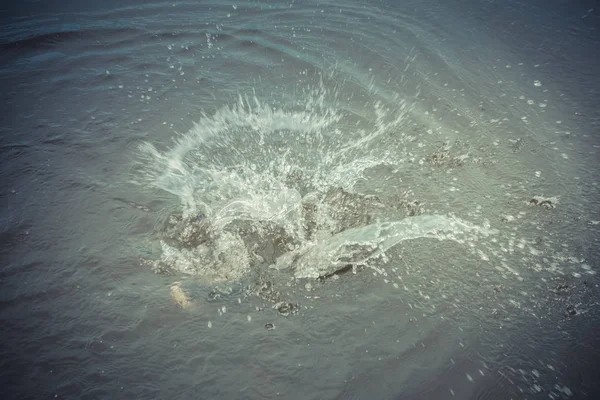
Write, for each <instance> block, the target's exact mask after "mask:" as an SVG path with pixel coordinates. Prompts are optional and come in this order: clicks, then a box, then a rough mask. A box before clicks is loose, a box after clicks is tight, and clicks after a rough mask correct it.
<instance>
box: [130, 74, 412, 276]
mask: <svg viewBox="0 0 600 400" xmlns="http://www.w3.org/2000/svg"><path fill="white" fill-rule="evenodd" d="M328 102H329V103H330V105H327V104H328ZM342 109H343V108H342V107H341V106H340V105H339V104H338V101H337V99H336V96H335V95H333V96H329V95H328V93H327V91H326V90H325V89H324V87H323V85H321V86H320V87H319V89H318V90H315V91H313V92H312V93H311V95H309V96H308V97H307V101H306V102H305V104H303V105H302V106H297V105H296V106H292V107H289V108H285V107H282V108H274V107H272V106H270V105H268V104H264V103H261V102H260V101H259V100H258V98H257V97H256V96H254V97H252V98H246V97H242V96H240V97H239V99H238V102H237V103H236V104H235V105H233V106H229V107H224V108H222V109H220V110H218V111H217V112H216V113H215V114H214V115H212V116H207V115H202V118H201V120H200V122H198V123H197V124H195V125H194V127H193V128H192V129H191V130H190V131H189V132H187V133H186V134H184V135H181V136H180V137H179V138H177V140H176V141H175V143H174V145H173V146H172V147H171V148H169V149H168V150H166V151H164V152H161V151H159V150H157V149H156V147H155V146H154V145H152V144H150V143H143V144H142V145H141V146H140V155H141V161H140V166H141V169H142V171H143V173H144V175H145V178H146V180H147V182H149V183H150V184H151V185H153V186H155V187H158V188H160V189H162V190H165V191H167V192H170V193H172V194H174V195H176V196H177V197H178V198H179V199H180V201H181V204H182V207H183V209H182V216H181V217H180V218H179V219H178V218H175V217H173V218H172V219H171V221H170V222H169V226H168V227H167V229H166V231H167V234H166V236H165V237H164V238H163V240H162V242H161V246H162V250H163V255H162V262H163V263H165V264H167V265H168V266H169V267H171V268H173V269H175V270H178V271H180V272H184V273H190V274H200V275H205V276H211V277H212V279H237V278H240V277H241V276H243V275H244V273H246V272H247V271H248V270H249V269H250V268H251V266H252V265H253V264H255V263H261V264H264V263H273V262H275V259H276V258H277V257H279V256H280V255H282V254H284V253H286V252H290V251H298V250H299V249H303V248H309V247H310V246H312V244H313V243H315V241H320V240H323V239H325V238H327V237H331V236H332V235H334V234H337V233H339V232H341V231H343V230H345V229H348V228H352V227H356V226H360V225H364V224H367V223H370V222H372V221H371V220H372V219H373V218H384V219H390V218H401V217H403V216H405V215H406V213H405V212H404V213H403V212H398V207H397V206H398V205H395V206H396V207H389V206H387V205H386V204H384V202H382V201H380V200H378V199H375V198H373V197H369V196H365V195H361V194H359V193H355V192H354V186H355V184H356V183H357V182H358V181H359V180H360V179H363V178H364V174H365V171H367V170H369V169H371V168H374V167H377V166H382V165H394V164H397V163H398V156H397V154H394V153H393V152H392V151H391V150H392V149H390V148H389V146H388V147H387V149H386V150H384V151H382V150H381V149H382V148H386V143H389V142H390V139H389V137H390V132H397V131H399V130H401V127H402V125H403V123H405V122H406V117H407V114H408V112H409V109H410V107H408V106H407V103H406V102H404V101H399V103H398V106H397V108H396V109H395V110H389V109H384V108H383V107H382V106H381V104H378V103H375V104H373V105H372V115H373V118H372V120H371V121H366V120H365V119H364V118H362V119H361V118H358V117H357V116H356V115H354V114H352V113H350V112H341V111H339V110H342ZM386 208H387V209H389V210H387V212H382V210H384V209H386ZM404 211H406V210H404Z"/></svg>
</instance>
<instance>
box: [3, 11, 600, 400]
mask: <svg viewBox="0 0 600 400" xmlns="http://www.w3.org/2000/svg"><path fill="white" fill-rule="evenodd" d="M3 7H4V9H3V10H2V13H1V14H0V19H1V21H2V31H1V36H0V48H1V55H0V60H1V67H0V68H1V69H0V89H1V90H0V93H1V94H0V96H1V98H2V124H1V129H2V135H1V140H0V151H1V157H2V164H1V170H2V190H1V192H0V196H1V198H2V204H3V208H2V214H1V229H2V231H1V238H2V240H1V242H0V246H1V247H0V254H1V257H2V258H1V260H2V264H1V265H0V283H1V291H0V318H1V321H2V328H1V329H2V340H1V341H0V355H1V357H0V360H1V361H0V362H1V366H2V375H1V376H2V377H1V381H0V384H1V387H2V393H3V397H4V398H15V399H28V398H31V399H34V398H35V399H37V398H78V399H79V398H89V399H97V398H148V399H162V398H167V399H190V398H196V399H205V398H206V399H209V398H227V399H229V398H232V399H237V398H252V399H255V398H256V399H260V398H286V399H288V398H289V399H365V398H377V399H405V398H406V399H446V398H452V397H455V398H461V399H470V398H474V399H509V398H512V399H537V398H540V399H541V398H544V399H546V398H551V399H562V398H573V399H578V398H590V399H593V398H596V395H597V394H598V382H600V380H599V379H600V368H599V367H598V356H599V355H600V351H599V350H600V341H599V339H598V338H599V337H600V336H598V334H597V333H596V332H597V331H598V323H597V318H598V315H599V314H598V299H599V295H600V293H599V289H598V278H597V274H596V272H597V270H598V262H599V260H600V252H599V251H598V248H599V240H600V208H599V207H600V202H599V200H600V197H599V186H598V174H597V171H598V162H599V150H600V140H599V138H598V129H599V127H600V108H599V107H598V106H599V105H600V73H599V72H598V71H600V32H599V28H600V14H599V12H600V9H599V8H597V4H596V2H594V1H558V0H553V1H527V2H525V1H508V2H500V1H459V2H446V1H437V2H435V1H427V2H417V1H412V2H410V1H407V2H365V1H339V2H336V1H328V2H321V3H319V2H312V1H299V2H278V1H270V2H240V3H222V2H170V3H146V2H139V4H136V3H134V2H129V5H126V4H125V3H123V2H104V3H102V5H99V4H85V3H80V2H32V3H19V4H13V5H9V6H6V5H5V6H3ZM240 96H242V97H243V98H249V99H250V101H249V102H250V103H252V101H253V100H252V99H256V101H257V102H259V103H260V104H261V105H262V106H261V107H263V108H260V107H258V106H257V107H255V108H253V109H250V110H249V109H247V108H246V109H244V110H241V111H240V110H238V111H236V112H233V113H231V114H227V113H224V112H223V111H222V110H223V107H232V109H234V110H236V108H235V107H236V106H235V105H236V104H238V103H239V101H240V100H239V98H240ZM266 105H268V106H266ZM403 106H404V107H405V108H402V107H403ZM270 108H272V109H273V110H274V111H273V113H269V112H268V110H269V109H270ZM260 110H262V111H260ZM278 112H280V114H278ZM294 113H297V114H294ZM223 115H228V116H229V117H231V119H235V121H233V122H232V121H231V120H226V119H219V118H220V117H219V116H223ZM290 115H292V116H295V115H301V116H303V117H304V118H305V119H302V120H300V121H301V123H297V121H296V122H294V123H295V124H296V125H298V126H296V125H294V128H293V129H292V128H290V127H289V126H288V125H289V124H290V123H289V122H285V121H287V119H286V118H288V117H289V116H290ZM306 115H309V116H310V115H313V116H314V118H309V117H306ZM331 115H337V116H339V119H335V118H334V119H333V122H331V121H330V120H329V119H328V118H329V117H330V116H331ZM398 115H401V116H402V118H397V117H398ZM396 118H397V119H396ZM237 119H239V120H243V121H246V122H244V123H243V124H242V123H239V121H238V120H237ZM288 119H292V120H293V118H291V117H289V118H288ZM223 121H225V122H226V123H224V124H225V125H223V126H224V128H223V129H222V131H221V130H219V131H218V132H219V134H220V135H222V137H219V136H218V135H217V138H216V139H214V140H215V142H214V143H215V144H211V146H212V147H210V146H208V145H207V147H206V148H210V149H211V151H214V153H211V155H212V156H214V158H210V157H208V155H207V154H204V153H202V152H201V151H200V150H197V149H196V153H193V152H192V153H193V154H196V155H197V156H198V157H200V159H210V160H213V161H211V164H209V165H200V164H201V163H199V164H198V168H200V167H202V168H209V167H214V169H217V168H223V170H225V169H226V168H228V166H231V167H232V168H233V166H232V165H229V164H227V163H228V162H230V161H231V160H229V159H226V158H221V154H223V156H222V157H226V156H225V154H228V155H231V154H230V153H229V152H228V151H229V150H231V149H234V150H235V151H233V153H235V155H236V157H241V156H239V154H242V155H243V157H246V158H247V159H248V160H251V161H248V162H249V163H255V164H257V166H258V167H257V168H258V169H259V170H260V169H261V168H262V167H263V164H262V163H263V162H264V165H269V163H271V162H272V161H273V162H274V161H280V160H281V159H280V158H278V157H279V155H275V153H269V151H270V150H271V149H283V150H286V149H292V150H295V151H299V150H297V148H296V147H294V146H296V144H290V143H304V142H302V140H300V139H302V138H307V137H308V138H312V136H310V135H312V134H314V132H317V133H318V134H320V135H322V136H323V137H325V138H339V139H335V140H334V139H331V140H330V141H327V140H325V141H315V142H313V141H311V140H308V139H307V140H306V143H308V144H306V146H307V147H306V148H304V149H303V150H302V152H303V153H302V155H305V154H309V155H310V154H315V157H314V158H311V157H308V156H307V157H306V158H302V157H299V156H298V157H296V158H294V155H293V154H292V156H290V158H286V160H294V162H296V164H292V166H296V167H298V168H299V169H301V170H303V171H304V172H306V171H307V170H309V169H310V168H313V167H314V169H315V170H317V172H319V173H320V172H327V171H326V170H327V166H328V165H330V164H326V163H325V164H319V162H317V161H316V160H320V158H319V157H318V155H320V154H325V150H323V149H325V148H324V147H320V146H321V144H322V143H326V144H327V145H328V146H330V147H328V148H327V149H329V151H330V153H327V154H328V155H332V154H334V153H335V152H334V151H333V150H337V149H340V151H342V150H343V151H346V153H344V154H345V156H344V157H347V159H345V160H344V162H348V163H350V164H351V162H352V161H356V160H359V161H361V162H363V161H364V162H370V161H369V160H373V159H374V160H376V161H377V160H378V159H381V160H384V159H385V162H383V161H382V162H381V163H377V162H375V163H374V164H373V165H371V164H369V168H365V169H364V170H362V169H360V168H358V167H357V168H358V169H348V170H344V171H345V172H344V173H341V174H340V176H341V177H342V178H343V177H347V176H349V175H352V174H351V173H354V172H356V171H359V172H360V174H359V175H360V176H359V178H357V179H356V180H353V181H351V185H350V186H349V187H348V188H347V189H348V190H350V189H352V190H353V191H354V192H357V193H360V194H370V195H376V196H378V198H379V199H381V201H382V203H384V205H385V206H386V207H388V206H393V205H394V204H396V203H397V202H398V199H399V198H401V199H403V200H406V201H418V203H419V204H420V208H419V212H422V213H424V214H443V215H450V214H452V215H455V216H456V217H457V218H460V220H464V221H468V222H469V223H470V224H473V225H476V226H478V227H479V226H488V225H489V228H490V229H492V230H494V232H495V233H493V234H491V235H489V236H485V235H482V236H477V237H476V236H467V237H459V238H458V239H457V240H434V239H432V238H420V239H417V240H410V241H404V242H402V243H400V244H399V245H398V246H396V247H394V248H393V249H391V250H390V251H389V254H388V257H389V259H388V261H387V262H386V263H384V264H381V265H380V264H375V265H369V266H368V267H367V268H363V269H360V270H359V271H357V273H356V274H353V273H351V272H350V273H347V274H343V275H340V278H339V279H327V280H323V281H318V280H307V279H292V278H291V274H289V273H288V272H287V271H279V272H276V271H274V270H273V269H269V268H265V267H264V266H262V267H261V268H262V269H261V270H260V273H258V272H257V274H258V275H260V282H265V281H268V282H269V283H273V284H274V285H275V288H276V290H277V291H278V292H279V297H280V298H281V299H283V300H285V301H290V302H292V303H293V304H297V305H298V307H299V311H298V313H296V314H294V315H289V316H285V315H282V314H281V313H280V312H279V311H278V310H277V309H275V308H273V306H274V304H273V302H270V301H269V300H270V299H269V298H266V297H265V296H262V297H261V296H259V295H256V293H255V291H252V290H250V291H245V290H238V286H242V285H246V284H249V285H250V286H252V285H253V284H255V283H256V279H255V278H256V277H255V275H254V274H250V275H251V276H250V277H249V278H248V279H247V280H246V281H244V282H243V284H239V282H236V283H230V282H225V283H218V284H217V283H215V282H211V281H207V279H206V278H205V277H198V276H194V275H186V274H183V273H181V272H175V271H173V270H170V271H168V272H169V273H159V274H157V273H155V271H153V269H152V268H150V267H149V266H148V264H147V263H146V262H145V261H146V260H156V259H160V257H161V246H160V243H159V242H160V240H159V239H160V237H161V234H162V232H163V230H164V222H165V220H166V219H167V218H168V216H169V215H173V214H180V213H182V212H184V211H185V204H184V202H183V201H182V198H180V197H178V194H179V191H178V190H179V189H181V188H177V189H178V190H173V191H170V192H169V191H168V190H164V187H163V188H161V185H159V184H157V183H156V181H155V180H152V179H151V178H156V174H155V175H152V174H148V171H154V173H156V171H157V170H160V169H161V168H163V167H164V166H163V164H159V163H157V164H156V165H154V164H152V162H153V161H152V160H151V159H150V160H149V159H146V158H140V152H139V145H140V144H141V143H142V142H148V143H152V144H153V145H154V146H156V148H157V149H158V151H159V152H160V154H162V155H164V159H167V160H172V159H173V157H174V154H175V155H176V151H173V152H171V153H169V151H168V148H172V149H173V148H175V149H177V146H176V144H173V138H175V137H177V136H178V135H179V137H187V138H189V137H195V136H193V135H192V134H191V133H190V132H192V133H193V132H194V131H193V130H194V129H199V132H201V134H203V132H204V131H205V130H207V129H208V128H207V127H210V126H216V125H217V123H220V122H223ZM247 121H250V122H247ZM281 121H284V122H281ZM327 121H330V122H331V123H330V124H327V123H325V122H327ZM382 121H384V122H382ZM195 123H199V128H194V124H195ZM321 123H322V125H320V124H321ZM211 124H212V125H211ZM286 124H288V125H286ZM282 126H283V127H284V128H281V127H282ZM303 127H306V129H307V132H309V133H306V134H305V133H304V131H303V130H302V129H303ZM373 127H377V128H373ZM309 128H310V129H309ZM313 128H314V129H313ZM294 129H297V130H296V131H294ZM190 130H191V131H190ZM280 130H283V131H284V132H288V130H291V131H292V132H296V133H294V134H297V135H298V136H293V135H288V134H287V133H286V134H285V135H280V134H279V133H277V134H274V133H273V132H279V131H280ZM196 132H197V131H196ZM253 132H261V133H262V132H271V135H267V139H266V142H265V143H261V144H260V146H259V145H256V144H252V143H249V142H245V141H244V140H245V138H253V137H254V136H253V134H254V133H253ZM298 132H299V133H298ZM336 132H337V133H336ZM371 133H372V135H371V136H369V135H370V134H371ZM336 135H338V136H336ZM290 136H291V137H294V140H293V141H291V142H286V140H288V138H289V137H290ZM296 137H298V138H300V139H296ZM365 138H368V139H369V140H366V139H365ZM221 140H222V141H221ZM222 143H227V145H223V146H221V148H220V147H219V145H220V144H222ZM315 143H316V144H315ZM347 143H350V144H349V145H348V146H349V147H344V146H347V145H346V144H347ZM304 144H305V143H304ZM304 144H302V145H304ZM252 146H257V147H256V151H254V150H253V151H254V152H253V153H251V152H247V153H244V151H243V150H244V149H255V147H252ZM298 146H300V147H301V145H298ZM311 146H312V147H311ZM224 148H225V150H223V149H224ZM215 149H216V150H215ZM227 149H229V150H227ZM238 149H239V151H237V150H238ZM348 149H350V150H348ZM226 150H227V151H226ZM205 151H206V150H205ZM221 151H222V153H221ZM292 153H293V152H292ZM277 154H279V153H277ZM231 157H232V159H233V160H238V159H237V158H235V157H233V156H231ZM269 157H272V158H269ZM323 159H326V157H323ZM140 160H143V161H142V164H143V163H144V162H146V163H150V164H151V165H146V166H144V165H142V166H140ZM222 160H224V161H222ZM261 160H262V161H261ZM307 160H308V161H307ZM238 161H239V160H238ZM236 162H237V161H236ZM311 162H314V164H310V163H311ZM304 163H305V164H304ZM271 164H272V163H271ZM350 164H349V165H350ZM165 165H167V166H168V165H169V164H168V163H167V164H165ZM236 165H237V164H236ZM240 165H241V164H240ZM248 165H250V164H248ZM336 165H337V164H336ZM344 165H345V164H344ZM351 165H354V164H351ZM145 167H147V168H145ZM187 167H190V165H187ZM192 167H193V166H192ZM265 168H266V167H265ZM166 169H167V170H168V168H166ZM167 172H168V171H167ZM262 172H264V171H262ZM264 173H265V174H266V172H264ZM308 175H310V174H308ZM321 175H323V174H320V175H319V174H313V175H310V176H312V177H314V176H321ZM342 178H340V179H341V180H340V181H339V182H346V181H344V180H343V179H342ZM312 179H313V180H312V181H310V180H309V181H310V182H308V183H306V182H305V183H304V184H305V186H311V187H312V186H314V187H320V186H319V185H322V184H323V182H325V183H324V184H323V185H324V186H325V189H327V190H328V189H330V187H329V186H331V187H334V186H338V184H339V182H338V181H336V180H327V179H323V180H317V179H316V178H312ZM331 179H333V178H331ZM285 184H286V185H288V186H289V188H290V189H294V190H298V191H299V192H300V193H301V194H302V195H304V193H302V190H301V189H300V186H299V185H296V184H292V183H287V181H286V183H285ZM328 185H329V186H328ZM339 185H341V184H339ZM196 189H198V191H200V192H202V191H204V190H205V188H196ZM246 189H248V188H246ZM219 190H221V189H220V188H219V187H217V188H216V192H217V193H219ZM206 191H207V192H208V190H206ZM223 191H224V189H223ZM395 196H400V197H395ZM534 196H542V197H543V198H553V197H557V201H558V202H557V203H553V202H552V203H543V204H542V202H543V200H538V201H537V203H538V204H536V202H535V201H533V202H531V200H533V199H534ZM552 201H553V200H552ZM395 202H396V203H395ZM334 207H335V205H334ZM365 207H366V206H365ZM385 210H386V209H385ZM403 212H404V211H403ZM383 213H384V214H383V215H384V217H385V216H386V215H388V216H389V217H390V218H392V216H391V214H385V211H384V212H383ZM394 218H395V217H394ZM438 239H439V238H438ZM455 239H456V238H455ZM331 240H333V238H325V239H322V243H328V242H327V241H331ZM318 248H320V247H317V249H318ZM323 257H326V255H324V256H323ZM163 272H164V271H163ZM175 282H182V283H181V287H182V288H183V289H184V290H185V293H186V296H188V297H187V298H186V299H190V304H189V307H187V306H186V307H182V306H181V305H182V304H181V298H178V297H177V295H176V293H177V292H175V294H174V292H173V284H174V283H175ZM307 284H308V285H309V286H307ZM216 286H218V287H219V288H220V289H219V290H218V291H217V292H220V293H222V294H221V296H214V293H215V291H214V289H215V287H216ZM228 286H232V287H233V290H232V292H231V293H229V292H227V290H223V288H224V287H225V288H226V287H228ZM211 293H212V294H211ZM178 300H179V303H178ZM186 304H187V303H186ZM267 327H273V328H274V329H267Z"/></svg>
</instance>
